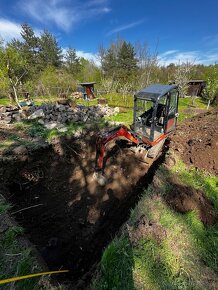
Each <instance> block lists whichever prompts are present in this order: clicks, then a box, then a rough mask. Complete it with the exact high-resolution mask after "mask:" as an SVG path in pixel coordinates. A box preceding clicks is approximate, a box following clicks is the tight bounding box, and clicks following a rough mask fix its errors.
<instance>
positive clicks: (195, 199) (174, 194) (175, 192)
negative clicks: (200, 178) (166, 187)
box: [165, 183, 217, 225]
mask: <svg viewBox="0 0 218 290" xmlns="http://www.w3.org/2000/svg"><path fill="white" fill-rule="evenodd" d="M171 184H173V186H172V188H173V189H172V190H171V191H170V192H169V193H168V194H167V195H166V196H165V201H166V203H167V204H168V205H169V206H170V207H171V208H173V209H174V210H176V211H177V212H180V213H186V212H190V211H193V210H194V211H196V212H197V214H198V216H199V218H200V220H201V221H202V222H203V223H204V224H205V225H213V224H215V223H216V222H217V214H216V212H215V209H214V205H213V203H212V201H211V200H209V199H208V198H207V197H206V196H205V195H204V193H203V192H202V191H201V190H196V189H194V188H192V187H188V186H184V185H181V184H178V183H171Z"/></svg>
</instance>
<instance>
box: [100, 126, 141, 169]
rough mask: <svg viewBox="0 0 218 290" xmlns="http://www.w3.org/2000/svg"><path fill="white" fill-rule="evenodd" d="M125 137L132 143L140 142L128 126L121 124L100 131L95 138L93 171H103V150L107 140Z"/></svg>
mask: <svg viewBox="0 0 218 290" xmlns="http://www.w3.org/2000/svg"><path fill="white" fill-rule="evenodd" d="M119 137H125V138H126V139H127V140H129V141H131V142H132V143H133V144H135V145H138V144H139V143H140V138H139V137H138V136H137V135H136V134H135V133H134V132H133V131H131V130H130V129H129V128H128V127H126V126H124V125H121V126H118V127H116V128H113V129H112V130H109V131H107V132H104V133H100V134H99V135H98V136H97V139H96V167H95V171H97V172H98V171H101V172H102V171H103V166H104V162H103V161H104V152H105V146H106V144H107V143H108V142H110V141H112V140H114V139H116V138H119Z"/></svg>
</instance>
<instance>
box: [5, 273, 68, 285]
mask: <svg viewBox="0 0 218 290" xmlns="http://www.w3.org/2000/svg"><path fill="white" fill-rule="evenodd" d="M66 272H69V270H59V271H51V272H42V273H35V274H29V275H25V276H19V277H13V278H8V279H4V280H0V284H5V283H10V282H14V281H18V280H23V279H28V278H32V277H37V276H43V275H51V274H60V273H66Z"/></svg>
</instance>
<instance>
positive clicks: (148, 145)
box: [94, 84, 179, 185]
mask: <svg viewBox="0 0 218 290" xmlns="http://www.w3.org/2000/svg"><path fill="white" fill-rule="evenodd" d="M178 99H179V91H178V87H177V86H175V85H160V84H156V85H151V86H149V87H147V88H144V89H142V90H140V91H139V92H137V93H136V94H135V95H134V115H133V125H132V126H130V129H129V128H128V127H126V126H125V125H120V126H118V127H116V128H113V129H110V130H108V131H105V132H100V133H99V134H98V136H97V138H96V162H95V173H94V176H95V178H96V179H97V181H98V183H99V184H101V185H104V184H105V177H104V167H105V162H104V153H105V147H106V146H107V144H108V143H109V142H111V141H114V140H115V139H117V138H122V139H123V138H124V139H126V140H128V142H130V143H131V148H132V150H133V151H134V152H135V153H136V155H137V156H138V157H139V158H140V160H141V161H142V162H146V158H147V157H150V158H156V157H157V156H158V154H159V152H160V150H161V149H162V147H163V144H164V142H165V140H166V138H167V136H168V134H169V133H170V132H171V131H173V130H174V129H175V128H176V121H177V117H178Z"/></svg>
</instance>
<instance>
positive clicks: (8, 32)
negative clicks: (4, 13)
mask: <svg viewBox="0 0 218 290" xmlns="http://www.w3.org/2000/svg"><path fill="white" fill-rule="evenodd" d="M20 30H21V26H20V24H19V23H16V22H13V21H9V20H7V19H4V18H0V36H1V37H2V38H3V40H4V41H6V42H7V41H10V40H11V39H12V38H20Z"/></svg>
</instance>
